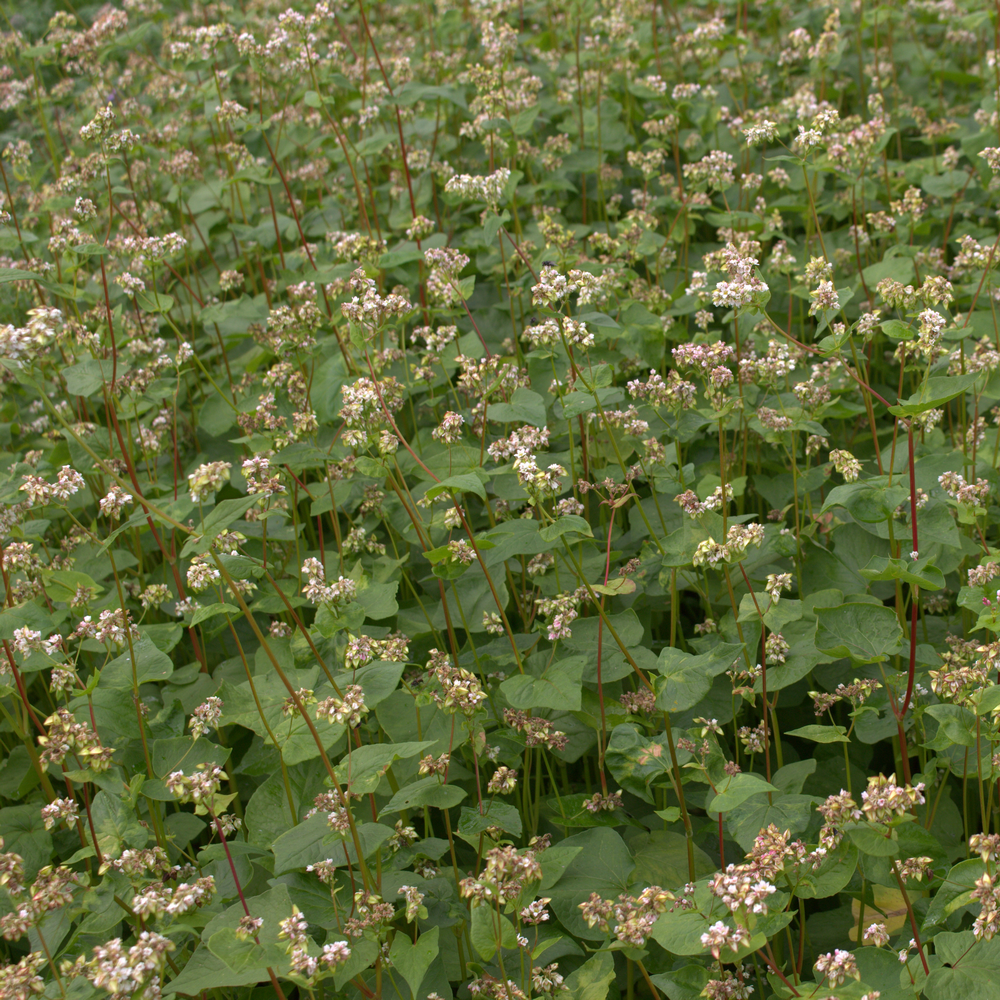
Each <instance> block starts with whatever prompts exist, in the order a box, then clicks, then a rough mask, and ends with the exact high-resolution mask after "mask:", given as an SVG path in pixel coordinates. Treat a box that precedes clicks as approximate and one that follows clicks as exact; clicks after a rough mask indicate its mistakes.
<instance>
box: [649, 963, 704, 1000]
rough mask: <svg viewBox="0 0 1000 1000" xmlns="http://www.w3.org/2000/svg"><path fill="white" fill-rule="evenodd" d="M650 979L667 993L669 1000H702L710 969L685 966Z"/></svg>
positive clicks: (701, 966)
mask: <svg viewBox="0 0 1000 1000" xmlns="http://www.w3.org/2000/svg"><path fill="white" fill-rule="evenodd" d="M650 979H651V980H652V981H653V985H654V986H657V987H659V988H660V989H661V990H663V992H664V993H666V995H667V997H668V998H669V1000H701V998H702V997H703V996H704V991H705V985H706V984H707V983H708V969H706V968H705V967H704V966H703V965H684V966H682V967H681V968H679V969H674V970H672V971H670V972H661V973H660V974H659V975H656V976H650Z"/></svg>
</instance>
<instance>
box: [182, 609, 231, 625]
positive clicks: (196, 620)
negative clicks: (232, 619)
mask: <svg viewBox="0 0 1000 1000" xmlns="http://www.w3.org/2000/svg"><path fill="white" fill-rule="evenodd" d="M242 613H243V612H242V611H240V609H239V608H238V607H236V605H235V604H209V605H208V606H207V607H204V608H198V610H197V611H196V612H195V613H194V614H193V615H192V616H191V624H192V625H200V624H201V623H202V622H204V621H208V619H209V618H217V617H218V616H219V615H239V614H242Z"/></svg>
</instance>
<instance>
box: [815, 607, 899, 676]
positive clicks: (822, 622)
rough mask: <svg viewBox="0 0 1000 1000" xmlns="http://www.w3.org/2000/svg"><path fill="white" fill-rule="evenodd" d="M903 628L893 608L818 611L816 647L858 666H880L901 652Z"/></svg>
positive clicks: (836, 608) (822, 609)
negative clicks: (850, 660) (847, 659)
mask: <svg viewBox="0 0 1000 1000" xmlns="http://www.w3.org/2000/svg"><path fill="white" fill-rule="evenodd" d="M902 644H903V629H902V628H901V627H900V624H899V619H898V618H897V617H896V614H895V612H894V611H893V610H892V608H887V607H885V606H884V605H882V604H861V603H849V604H840V605H838V606H837V607H833V608H817V609H816V648H817V649H818V650H820V651H821V652H823V653H829V654H830V655H831V656H839V657H844V656H849V657H851V659H853V660H855V661H856V662H858V663H877V662H879V661H880V660H884V659H886V657H888V656H891V655H893V654H894V653H897V652H898V651H899V649H900V648H901V647H902Z"/></svg>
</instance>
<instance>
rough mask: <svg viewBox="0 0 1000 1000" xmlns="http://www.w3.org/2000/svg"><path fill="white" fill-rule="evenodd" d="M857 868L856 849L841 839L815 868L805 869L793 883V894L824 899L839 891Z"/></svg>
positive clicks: (806, 897) (803, 897)
mask: <svg viewBox="0 0 1000 1000" xmlns="http://www.w3.org/2000/svg"><path fill="white" fill-rule="evenodd" d="M857 870H858V849H857V847H855V846H854V844H853V843H851V841H849V840H842V841H841V842H840V844H839V845H838V846H837V847H836V848H835V849H834V850H833V851H830V852H829V853H828V854H827V856H826V857H825V858H824V859H823V863H822V865H820V867H819V868H818V869H816V870H809V869H807V870H806V871H805V873H804V874H803V876H802V880H801V881H799V882H798V883H796V885H795V895H796V896H800V897H801V898H802V899H826V898H828V897H830V896H833V895H834V894H836V893H838V892H840V891H841V889H843V888H844V886H846V885H847V883H848V882H850V881H851V879H852V878H853V877H854V874H855V872H857Z"/></svg>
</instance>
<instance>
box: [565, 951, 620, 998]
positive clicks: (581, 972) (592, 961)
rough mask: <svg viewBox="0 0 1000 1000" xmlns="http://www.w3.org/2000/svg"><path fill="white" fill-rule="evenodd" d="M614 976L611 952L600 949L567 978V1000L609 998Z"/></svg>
mask: <svg viewBox="0 0 1000 1000" xmlns="http://www.w3.org/2000/svg"><path fill="white" fill-rule="evenodd" d="M614 978H615V962H614V958H612V955H611V952H609V951H599V952H598V953H597V954H596V955H594V956H593V957H591V958H588V959H587V961H586V962H584V963H583V965H581V966H580V968H578V969H577V970H576V971H575V972H573V973H571V974H570V975H569V977H568V978H567V979H566V989H567V991H568V992H567V993H566V994H565V997H566V1000H607V998H608V997H609V996H610V995H611V982H612V980H613V979H614Z"/></svg>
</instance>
